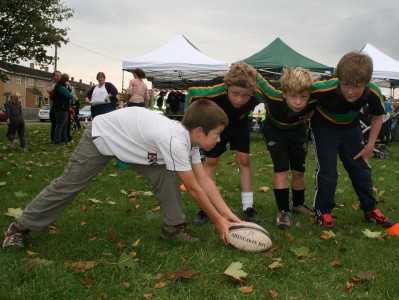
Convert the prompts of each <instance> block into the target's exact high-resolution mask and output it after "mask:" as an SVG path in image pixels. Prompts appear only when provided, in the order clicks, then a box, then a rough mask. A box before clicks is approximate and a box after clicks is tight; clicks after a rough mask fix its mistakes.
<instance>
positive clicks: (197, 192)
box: [177, 165, 230, 244]
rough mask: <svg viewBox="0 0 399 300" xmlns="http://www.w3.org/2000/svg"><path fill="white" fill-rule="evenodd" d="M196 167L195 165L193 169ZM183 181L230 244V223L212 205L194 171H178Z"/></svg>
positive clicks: (224, 239)
mask: <svg viewBox="0 0 399 300" xmlns="http://www.w3.org/2000/svg"><path fill="white" fill-rule="evenodd" d="M195 168H196V167H195V166H194V165H193V169H195ZM177 174H178V175H179V177H180V179H181V181H182V182H183V184H184V186H185V187H186V189H187V192H189V193H190V195H191V197H193V198H194V200H195V201H196V202H197V204H198V205H199V206H200V207H201V208H202V209H203V210H204V211H205V213H206V214H207V215H208V217H209V218H210V219H211V220H212V221H213V222H214V224H215V227H216V229H217V231H218V232H219V235H220V237H221V239H222V240H223V242H224V243H225V244H227V243H228V242H229V227H230V222H229V221H228V220H227V219H225V218H224V217H222V216H221V215H220V214H219V212H218V211H217V210H216V208H215V206H214V205H213V204H212V203H211V201H210V199H209V198H208V195H207V193H206V192H205V191H204V189H203V188H202V187H201V186H200V184H199V182H198V181H197V177H196V174H195V173H194V171H178V172H177Z"/></svg>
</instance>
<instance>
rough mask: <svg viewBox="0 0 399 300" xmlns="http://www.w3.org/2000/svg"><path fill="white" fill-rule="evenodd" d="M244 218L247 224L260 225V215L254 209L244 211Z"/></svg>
mask: <svg viewBox="0 0 399 300" xmlns="http://www.w3.org/2000/svg"><path fill="white" fill-rule="evenodd" d="M244 216H245V221H247V222H254V223H260V218H259V216H258V213H257V212H256V210H254V209H253V208H252V207H248V208H247V209H246V210H244Z"/></svg>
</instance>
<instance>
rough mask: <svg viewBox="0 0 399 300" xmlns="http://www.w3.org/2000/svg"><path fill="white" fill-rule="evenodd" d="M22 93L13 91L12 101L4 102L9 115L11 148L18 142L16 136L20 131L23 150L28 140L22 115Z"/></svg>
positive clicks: (8, 135) (8, 134)
mask: <svg viewBox="0 0 399 300" xmlns="http://www.w3.org/2000/svg"><path fill="white" fill-rule="evenodd" d="M21 99H22V97H21V95H20V94H19V93H16V92H13V93H12V94H11V97H10V101H8V102H6V103H5V104H4V107H5V109H6V115H7V125H8V128H7V138H8V140H9V141H10V149H13V148H14V147H15V145H16V144H17V143H18V141H17V139H16V138H15V135H16V133H17V132H18V137H19V144H20V145H21V149H22V151H26V140H25V121H24V118H23V117H22V105H21Z"/></svg>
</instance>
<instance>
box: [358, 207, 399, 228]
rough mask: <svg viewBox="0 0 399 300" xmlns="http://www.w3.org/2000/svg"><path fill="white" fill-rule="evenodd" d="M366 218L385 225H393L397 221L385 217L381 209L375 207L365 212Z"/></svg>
mask: <svg viewBox="0 0 399 300" xmlns="http://www.w3.org/2000/svg"><path fill="white" fill-rule="evenodd" d="M364 217H365V218H366V220H370V221H372V222H375V223H377V224H380V225H382V226H384V227H391V226H393V225H394V224H395V221H394V220H392V219H389V218H387V217H385V216H384V215H383V214H382V212H381V211H380V210H379V209H374V210H372V211H369V212H368V213H365V214H364Z"/></svg>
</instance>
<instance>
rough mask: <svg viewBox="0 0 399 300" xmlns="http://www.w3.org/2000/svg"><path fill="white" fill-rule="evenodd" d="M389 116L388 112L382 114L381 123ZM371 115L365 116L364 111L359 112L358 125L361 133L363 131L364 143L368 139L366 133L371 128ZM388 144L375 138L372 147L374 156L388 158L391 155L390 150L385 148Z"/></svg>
mask: <svg viewBox="0 0 399 300" xmlns="http://www.w3.org/2000/svg"><path fill="white" fill-rule="evenodd" d="M390 118H391V115H390V114H385V115H384V120H383V123H385V122H387V121H388V120H389V119H390ZM370 124H371V117H370V116H367V114H365V113H364V112H361V115H360V127H361V129H362V133H363V139H364V142H365V143H366V142H367V140H368V135H369V131H370V128H371V125H370ZM387 146H388V144H387V143H384V142H381V140H379V139H378V140H377V141H376V143H375V145H374V149H373V154H374V156H375V157H379V158H381V159H388V158H390V157H391V152H390V151H389V150H388V149H387Z"/></svg>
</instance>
